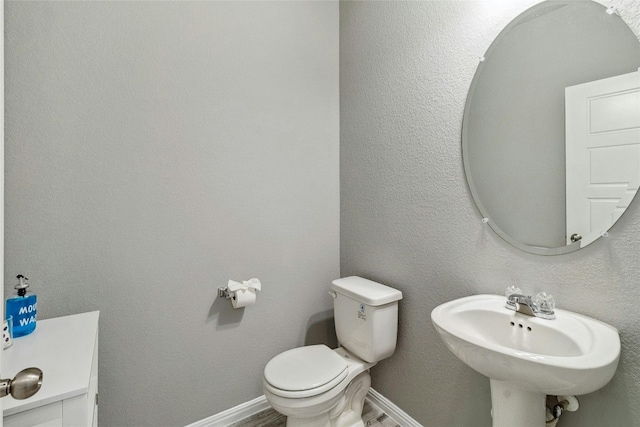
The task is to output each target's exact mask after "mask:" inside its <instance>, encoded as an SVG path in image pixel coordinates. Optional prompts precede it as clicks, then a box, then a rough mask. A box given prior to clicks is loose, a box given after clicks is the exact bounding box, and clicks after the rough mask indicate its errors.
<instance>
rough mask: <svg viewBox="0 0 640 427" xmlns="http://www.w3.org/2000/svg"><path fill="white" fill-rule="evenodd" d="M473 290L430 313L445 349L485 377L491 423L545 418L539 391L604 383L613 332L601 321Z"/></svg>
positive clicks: (497, 426) (614, 346)
mask: <svg viewBox="0 0 640 427" xmlns="http://www.w3.org/2000/svg"><path fill="white" fill-rule="evenodd" d="M505 303H506V298H505V297H504V296H498V295H474V296H469V297H465V298H460V299H457V300H454V301H450V302H447V303H444V304H442V305H440V306H438V307H436V308H435V309H434V310H433V311H432V312H431V320H432V321H433V324H434V325H435V327H436V330H437V331H438V332H439V333H440V336H441V337H442V340H443V341H444V343H445V344H446V345H447V347H448V348H449V350H451V352H452V353H453V354H455V355H456V356H457V357H458V358H459V359H460V360H462V361H463V362H464V363H466V364H467V365H469V366H470V367H471V368H473V369H474V370H476V371H478V372H479V373H481V374H483V375H485V376H487V377H489V379H490V384H491V405H492V414H493V426H494V427H513V426H522V427H524V426H531V427H543V426H544V425H545V401H546V395H554V396H558V395H580V394H587V393H591V392H593V391H595V390H598V389H599V388H601V387H603V386H604V385H605V384H607V383H608V382H609V381H610V380H611V378H612V377H613V374H614V373H615V371H616V368H617V366H618V359H619V357H620V337H619V335H618V331H617V330H616V329H615V328H614V327H612V326H609V325H607V324H606V323H603V322H600V321H598V320H595V319H592V318H590V317H587V316H583V315H580V314H576V313H572V312H570V311H566V310H559V309H556V310H555V315H556V318H555V319H553V320H548V319H542V318H538V317H533V316H528V315H524V314H521V313H519V312H515V311H513V310H509V309H507V308H506V307H505Z"/></svg>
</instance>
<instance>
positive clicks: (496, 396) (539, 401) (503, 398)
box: [489, 379, 547, 427]
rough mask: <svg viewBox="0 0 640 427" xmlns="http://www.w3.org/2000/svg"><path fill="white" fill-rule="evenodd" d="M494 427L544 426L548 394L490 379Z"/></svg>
mask: <svg viewBox="0 0 640 427" xmlns="http://www.w3.org/2000/svg"><path fill="white" fill-rule="evenodd" d="M489 380H490V384H491V414H492V416H493V427H513V426H518V427H544V425H545V421H546V400H547V396H546V395H545V394H542V393H537V392H533V391H525V390H521V389H519V388H516V387H514V386H513V385H512V383H509V382H505V381H498V380H494V379H489Z"/></svg>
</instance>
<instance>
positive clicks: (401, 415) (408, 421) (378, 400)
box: [367, 388, 422, 427]
mask: <svg viewBox="0 0 640 427" xmlns="http://www.w3.org/2000/svg"><path fill="white" fill-rule="evenodd" d="M367 399H368V400H369V402H371V403H373V404H374V405H376V406H377V407H378V408H380V409H382V411H383V412H384V413H385V414H387V415H388V416H389V417H391V418H393V419H394V420H395V421H396V422H397V423H398V424H400V425H401V426H402V427H422V424H420V423H419V422H417V421H416V420H414V419H413V418H411V417H410V416H409V414H407V413H406V412H404V411H403V410H402V409H400V408H399V407H398V406H396V404H395V403H393V402H392V401H390V400H389V399H387V398H386V397H384V396H383V395H381V394H380V393H378V392H377V391H375V390H374V389H372V388H370V389H369V393H368V394H367Z"/></svg>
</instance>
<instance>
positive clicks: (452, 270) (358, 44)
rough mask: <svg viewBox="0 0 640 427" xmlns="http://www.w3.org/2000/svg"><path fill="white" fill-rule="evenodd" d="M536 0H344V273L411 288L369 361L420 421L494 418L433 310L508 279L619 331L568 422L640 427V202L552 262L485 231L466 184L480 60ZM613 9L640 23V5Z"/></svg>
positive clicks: (378, 382)
mask: <svg viewBox="0 0 640 427" xmlns="http://www.w3.org/2000/svg"><path fill="white" fill-rule="evenodd" d="M536 2H537V1H535V0H518V1H504V2H495V1H474V2H466V1H456V2H452V1H433V2H432V1H429V2H427V1H424V2H349V1H348V2H342V3H341V5H340V61H341V62H340V82H341V93H340V96H341V101H340V108H341V113H340V114H341V141H340V147H341V148H340V156H341V158H340V159H341V160H340V163H341V165H340V166H341V238H340V241H341V274H342V275H349V274H359V275H363V276H365V277H368V278H370V279H373V280H378V281H380V282H382V283H386V284H388V285H390V286H394V287H397V288H398V289H400V290H402V292H403V294H404V299H403V300H402V301H401V304H400V329H399V342H398V349H397V351H396V353H395V354H394V355H393V356H392V357H391V358H389V359H387V360H385V361H382V362H381V363H380V364H379V365H378V366H376V367H374V368H373V387H374V388H376V389H377V390H378V391H380V392H381V393H382V394H383V395H385V396H386V397H388V398H389V399H391V400H392V401H393V402H394V403H396V404H397V405H399V406H400V407H401V408H402V409H404V410H405V411H407V412H408V413H409V414H410V415H411V416H413V417H414V418H415V419H417V420H418V421H419V422H421V423H422V424H424V425H425V426H427V427H429V426H432V427H443V426H447V427H449V426H465V427H471V426H473V427H479V426H490V425H491V417H490V396H489V381H488V380H487V379H486V378H485V377H483V376H481V375H480V374H478V373H476V372H474V371H473V370H471V369H470V368H468V367H466V366H465V365H464V364H463V363H462V362H459V361H458V360H457V359H456V358H455V356H453V355H452V354H451V353H449V351H448V350H447V349H446V348H445V346H444V344H443V343H442V342H441V340H440V338H439V337H438V334H437V333H436V331H435V329H434V328H433V326H432V324H431V319H430V312H431V310H432V309H433V308H434V307H435V306H437V305H438V304H441V303H443V302H445V301H449V300H451V299H454V298H458V297H462V296H466V295H470V294H478V293H493V294H501V293H502V292H503V291H504V289H505V287H506V286H507V285H511V284H515V285H518V286H520V287H521V288H522V289H523V290H524V291H526V292H530V293H536V292H538V291H541V290H546V291H548V292H551V293H552V294H553V295H554V296H555V298H556V301H557V304H558V307H560V308H565V309H569V310H573V311H576V312H580V313H584V314H587V315H590V316H593V317H595V318H598V319H601V320H603V321H605V322H608V323H610V324H612V325H614V326H616V327H617V328H618V329H619V330H620V334H621V340H622V346H623V347H622V355H621V361H620V365H619V368H618V372H617V374H616V376H615V377H614V379H613V381H612V382H611V383H610V384H609V385H607V386H606V387H604V388H603V389H602V390H600V391H597V392H595V393H592V394H590V395H586V396H582V397H580V402H581V407H580V410H579V411H578V412H576V413H569V414H566V415H563V419H562V421H561V423H562V425H563V426H566V427H578V426H580V427H589V426H593V427H595V426H601V425H607V426H632V425H640V407H638V405H637V402H638V401H640V382H639V381H638V378H639V377H640V351H639V350H640V314H638V309H637V302H638V301H640V286H638V278H639V277H640V238H639V237H638V236H640V201H638V200H635V201H634V202H633V203H632V205H631V206H630V208H629V210H628V211H627V213H626V214H625V215H624V216H623V217H622V218H621V220H620V221H619V222H618V223H616V224H615V225H614V227H613V228H612V229H611V231H610V237H609V238H607V239H600V240H599V241H596V242H595V243H593V244H592V245H590V246H588V247H587V248H585V249H582V250H580V251H578V252H577V253H573V254H568V255H561V256H554V257H543V256H536V255H531V254H527V253H525V252H521V251H519V250H517V249H515V248H513V247H511V246H510V245H508V244H507V243H505V242H504V241H502V240H501V239H500V238H498V237H497V236H496V235H495V234H494V233H493V231H491V229H489V228H488V227H486V226H485V227H483V225H482V224H481V222H480V219H481V217H480V215H479V213H478V212H477V210H476V208H475V205H474V202H473V200H472V198H471V195H470V194H469V191H468V188H467V186H466V183H465V177H464V173H463V169H462V161H461V152H460V137H461V121H462V114H463V110H464V103H465V99H466V95H467V90H468V88H469V84H470V83H471V80H472V78H473V75H474V72H475V68H476V65H477V63H478V57H479V56H482V55H483V54H484V52H485V51H486V50H487V48H488V47H489V45H490V43H491V41H492V40H493V38H494V37H495V36H496V35H497V34H498V33H499V32H500V30H501V29H502V28H504V27H505V26H506V25H507V24H508V23H509V21H510V20H511V19H513V18H514V17H515V16H517V15H518V14H519V13H521V12H522V11H524V10H525V9H526V8H528V7H529V6H531V5H533V4H534V3H536ZM611 3H613V2H611ZM615 4H616V6H618V7H619V9H620V13H621V15H622V17H623V19H625V20H626V21H627V22H628V23H630V24H631V25H632V27H633V29H634V32H635V33H636V35H638V34H640V4H638V3H637V2H634V1H632V0H626V1H616V2H615Z"/></svg>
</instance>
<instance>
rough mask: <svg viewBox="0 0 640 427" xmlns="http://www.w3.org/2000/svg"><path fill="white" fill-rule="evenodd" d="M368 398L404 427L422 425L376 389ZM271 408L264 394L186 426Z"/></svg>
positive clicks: (220, 424)
mask: <svg viewBox="0 0 640 427" xmlns="http://www.w3.org/2000/svg"><path fill="white" fill-rule="evenodd" d="M367 399H368V400H369V401H370V402H371V403H373V404H374V405H376V406H377V407H378V408H380V409H382V410H383V411H384V413H385V414H387V415H388V416H389V417H391V418H393V419H394V420H395V421H397V422H398V424H400V425H401V426H402V427H422V424H420V423H419V422H417V421H416V420H414V419H413V418H411V417H410V416H409V415H408V414H407V413H406V412H404V411H403V410H402V409H400V408H399V407H398V406H396V405H395V404H394V403H393V402H391V401H390V400H389V399H387V398H386V397H384V396H383V395H381V394H380V393H378V392H377V391H375V390H374V389H369V393H368V394H367ZM269 408H270V406H269V402H267V399H266V398H265V397H264V396H260V397H256V398H255V399H253V400H250V401H249V402H245V403H241V404H240V405H238V406H234V407H233V408H231V409H227V410H226V411H222V412H220V413H217V414H215V415H212V416H210V417H208V418H205V419H202V420H200V421H196V422H195V423H193V424H189V425H188V426H186V427H226V426H228V425H230V424H233V423H237V422H238V421H242V420H244V419H245V418H249V417H250V416H252V415H255V414H257V413H259V412H262V411H264V410H267V409H269Z"/></svg>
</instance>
